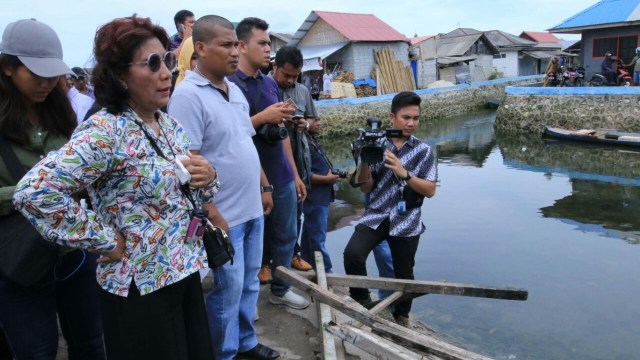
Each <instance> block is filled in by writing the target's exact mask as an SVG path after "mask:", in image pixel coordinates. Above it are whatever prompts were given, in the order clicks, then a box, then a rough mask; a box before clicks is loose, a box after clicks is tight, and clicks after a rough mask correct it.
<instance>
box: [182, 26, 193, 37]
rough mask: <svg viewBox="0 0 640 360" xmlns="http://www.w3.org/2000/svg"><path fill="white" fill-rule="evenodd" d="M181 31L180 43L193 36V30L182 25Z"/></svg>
mask: <svg viewBox="0 0 640 360" xmlns="http://www.w3.org/2000/svg"><path fill="white" fill-rule="evenodd" d="M182 29H183V30H182V41H184V40H187V39H188V38H190V37H191V35H192V34H193V28H192V27H191V26H187V25H184V24H183V27H182Z"/></svg>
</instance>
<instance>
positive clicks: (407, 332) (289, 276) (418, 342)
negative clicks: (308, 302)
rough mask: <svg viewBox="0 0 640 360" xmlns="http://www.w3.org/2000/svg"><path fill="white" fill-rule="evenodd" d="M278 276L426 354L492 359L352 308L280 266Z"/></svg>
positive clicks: (443, 356) (375, 329)
mask: <svg viewBox="0 0 640 360" xmlns="http://www.w3.org/2000/svg"><path fill="white" fill-rule="evenodd" d="M274 276H275V277H277V278H278V279H280V280H282V281H284V282H285V283H288V284H290V285H293V286H295V287H296V288H298V289H301V290H303V291H305V292H307V293H308V294H309V295H311V296H313V297H314V298H315V299H316V300H318V301H322V302H324V303H325V304H327V305H329V306H331V307H333V308H335V309H336V310H338V311H340V312H342V313H344V314H345V315H348V316H350V317H352V318H354V319H356V320H358V321H360V322H362V323H363V324H365V325H366V326H369V327H371V329H372V330H373V331H376V332H378V333H384V334H387V335H389V336H391V337H397V338H400V339H402V340H404V341H406V342H408V343H410V344H411V345H412V346H414V347H415V348H416V349H420V350H422V351H426V352H428V353H430V354H434V355H436V356H440V357H442V358H444V359H452V360H457V359H459V360H463V359H469V360H487V359H489V358H487V357H485V356H482V355H480V354H475V353H473V352H471V351H468V350H464V349H462V348H459V347H457V346H454V345H451V344H448V343H446V342H444V341H441V340H438V339H435V338H433V337H431V336H428V335H425V334H421V333H418V332H417V331H414V330H412V329H407V328H405V327H403V326H400V325H398V324H396V323H394V322H391V321H388V320H385V319H383V318H381V317H379V316H376V315H373V314H371V313H369V311H367V310H365V309H361V308H358V307H355V306H352V305H350V304H348V303H347V302H346V301H344V300H343V299H342V298H341V297H340V296H338V295H336V294H334V293H332V292H330V291H327V290H325V289H322V288H321V287H319V286H318V285H317V284H314V283H312V282H311V281H309V280H306V279H305V278H304V277H302V276H299V275H298V274H296V273H295V272H293V271H291V270H289V269H287V268H285V267H283V266H278V267H277V268H276V271H275V272H274ZM327 280H328V279H327Z"/></svg>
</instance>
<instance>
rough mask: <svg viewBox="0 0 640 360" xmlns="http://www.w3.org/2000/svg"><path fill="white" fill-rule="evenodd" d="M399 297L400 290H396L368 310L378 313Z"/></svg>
mask: <svg viewBox="0 0 640 360" xmlns="http://www.w3.org/2000/svg"><path fill="white" fill-rule="evenodd" d="M325 280H326V279H325ZM401 297H402V291H396V292H394V293H393V294H391V295H389V296H387V297H386V298H384V299H383V300H381V301H380V302H379V303H377V304H376V306H374V307H372V308H371V309H369V312H370V313H372V314H377V313H379V312H380V311H382V310H384V309H385V308H386V307H387V306H389V305H391V304H392V303H393V302H394V301H396V300H398V299H399V298H401Z"/></svg>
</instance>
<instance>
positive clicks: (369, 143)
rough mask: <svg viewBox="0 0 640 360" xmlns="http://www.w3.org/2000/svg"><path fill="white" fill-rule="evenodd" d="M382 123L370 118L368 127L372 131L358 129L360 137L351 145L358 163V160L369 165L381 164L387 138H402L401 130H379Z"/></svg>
mask: <svg viewBox="0 0 640 360" xmlns="http://www.w3.org/2000/svg"><path fill="white" fill-rule="evenodd" d="M380 124H382V121H380V119H378V118H374V117H371V118H368V119H367V125H369V127H370V128H371V131H365V130H364V129H358V132H359V136H358V139H356V141H354V142H352V143H351V152H352V153H353V157H354V159H355V161H356V162H358V158H360V160H361V161H362V162H366V163H368V164H374V163H379V162H381V161H382V160H383V159H384V149H385V143H386V142H387V138H394V137H395V138H399V137H402V130H401V129H385V130H379V129H380Z"/></svg>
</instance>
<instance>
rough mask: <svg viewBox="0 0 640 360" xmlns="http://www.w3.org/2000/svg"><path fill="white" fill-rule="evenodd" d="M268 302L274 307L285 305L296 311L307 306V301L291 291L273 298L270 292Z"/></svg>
mask: <svg viewBox="0 0 640 360" xmlns="http://www.w3.org/2000/svg"><path fill="white" fill-rule="evenodd" d="M269 302H270V303H272V304H276V305H286V306H288V307H290V308H293V309H297V310H302V309H304V308H306V307H307V306H309V301H307V299H305V298H304V297H302V296H300V295H298V294H296V293H294V292H293V291H291V290H287V292H286V293H285V294H284V295H282V296H275V295H274V294H273V293H272V292H270V293H269Z"/></svg>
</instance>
